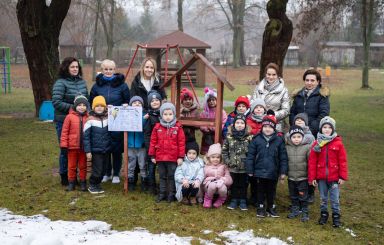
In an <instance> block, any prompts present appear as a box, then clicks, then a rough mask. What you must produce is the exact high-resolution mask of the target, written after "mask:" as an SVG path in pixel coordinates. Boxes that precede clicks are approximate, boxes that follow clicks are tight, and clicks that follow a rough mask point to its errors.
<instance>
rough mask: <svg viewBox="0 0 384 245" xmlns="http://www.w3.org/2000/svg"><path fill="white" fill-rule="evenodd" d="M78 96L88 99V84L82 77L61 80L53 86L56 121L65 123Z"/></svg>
mask: <svg viewBox="0 0 384 245" xmlns="http://www.w3.org/2000/svg"><path fill="white" fill-rule="evenodd" d="M78 95H84V96H85V97H87V98H88V89H87V83H86V81H84V80H83V79H82V78H81V77H79V76H76V77H68V78H60V79H58V80H57V81H56V82H55V84H54V85H53V89H52V104H53V107H54V108H55V121H56V122H64V119H65V116H66V115H67V114H68V113H69V109H71V108H72V106H73V101H74V100H75V97H76V96H78Z"/></svg>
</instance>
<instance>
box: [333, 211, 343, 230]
mask: <svg viewBox="0 0 384 245" xmlns="http://www.w3.org/2000/svg"><path fill="white" fill-rule="evenodd" d="M340 217H341V216H340V214H335V213H333V214H332V223H333V224H332V225H333V227H335V228H338V227H340V226H341V221H340Z"/></svg>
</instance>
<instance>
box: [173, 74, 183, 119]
mask: <svg viewBox="0 0 384 245" xmlns="http://www.w3.org/2000/svg"><path fill="white" fill-rule="evenodd" d="M176 80H177V88H176V103H175V104H174V105H176V118H179V117H180V103H181V101H180V93H181V76H180V75H178V76H176Z"/></svg>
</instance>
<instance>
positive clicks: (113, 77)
mask: <svg viewBox="0 0 384 245" xmlns="http://www.w3.org/2000/svg"><path fill="white" fill-rule="evenodd" d="M115 77H116V75H115V74H113V75H112V76H111V77H106V76H104V75H103V79H104V80H105V81H109V82H110V81H112V80H113V79H115Z"/></svg>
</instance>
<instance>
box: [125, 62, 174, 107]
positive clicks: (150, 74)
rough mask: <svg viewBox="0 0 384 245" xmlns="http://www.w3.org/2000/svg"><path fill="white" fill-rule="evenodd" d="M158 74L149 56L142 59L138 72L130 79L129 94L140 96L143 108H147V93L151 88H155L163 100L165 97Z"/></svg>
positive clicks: (154, 63)
mask: <svg viewBox="0 0 384 245" xmlns="http://www.w3.org/2000/svg"><path fill="white" fill-rule="evenodd" d="M161 85H162V83H161V81H160V78H159V75H158V74H157V73H156V61H155V60H154V59H152V58H150V57H147V58H145V59H144V60H143V62H142V64H141V67H140V72H138V73H137V75H136V76H135V78H134V79H133V81H132V85H131V96H135V95H137V96H140V97H141V98H142V99H143V101H144V109H145V110H147V109H148V93H149V91H151V90H156V91H157V92H158V93H159V94H160V95H161V98H162V99H163V100H165V99H167V95H166V94H165V90H164V88H160V86H161Z"/></svg>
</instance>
